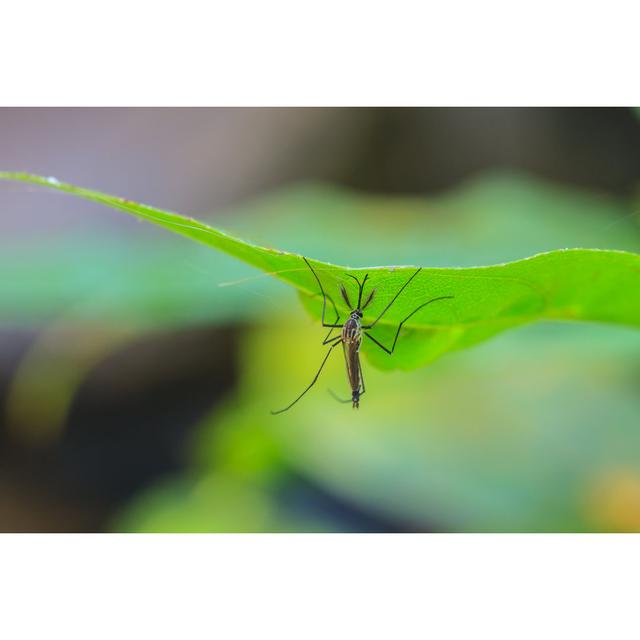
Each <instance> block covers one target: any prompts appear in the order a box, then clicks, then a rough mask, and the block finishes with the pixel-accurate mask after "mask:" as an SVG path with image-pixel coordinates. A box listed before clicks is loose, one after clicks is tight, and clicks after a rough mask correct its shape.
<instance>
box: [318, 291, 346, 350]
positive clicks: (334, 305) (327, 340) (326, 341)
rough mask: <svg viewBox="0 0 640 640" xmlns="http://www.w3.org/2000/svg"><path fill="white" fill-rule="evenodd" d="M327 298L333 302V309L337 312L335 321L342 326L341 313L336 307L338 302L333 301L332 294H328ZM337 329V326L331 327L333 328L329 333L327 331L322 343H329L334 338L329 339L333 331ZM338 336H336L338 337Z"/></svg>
mask: <svg viewBox="0 0 640 640" xmlns="http://www.w3.org/2000/svg"><path fill="white" fill-rule="evenodd" d="M327 298H329V302H331V304H332V305H333V310H334V311H335V312H336V319H335V320H334V322H335V323H336V324H337V325H338V326H339V327H341V326H342V325H341V324H340V314H339V313H338V308H337V307H336V303H335V302H334V301H333V299H332V298H331V296H327ZM334 329H335V327H331V329H329V333H327V337H326V338H325V339H324V340H323V341H322V344H328V343H329V342H331V340H333V339H334V338H331V340H329V336H330V335H331V332H332V331H333V330H334ZM337 337H338V336H336V338H337Z"/></svg>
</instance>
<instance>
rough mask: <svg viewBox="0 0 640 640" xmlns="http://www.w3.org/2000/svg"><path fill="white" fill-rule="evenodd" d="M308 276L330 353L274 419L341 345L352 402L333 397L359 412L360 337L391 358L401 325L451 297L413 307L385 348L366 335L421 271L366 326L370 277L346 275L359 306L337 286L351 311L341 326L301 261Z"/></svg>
mask: <svg viewBox="0 0 640 640" xmlns="http://www.w3.org/2000/svg"><path fill="white" fill-rule="evenodd" d="M302 259H303V260H304V261H305V262H306V264H307V266H308V267H309V269H310V270H311V273H313V276H314V278H315V279H316V282H317V283H318V287H319V288H320V293H321V295H322V326H323V327H325V328H328V329H329V333H328V334H327V337H326V338H325V339H324V340H323V341H322V344H323V345H325V346H326V345H329V349H328V351H327V353H326V355H325V356H324V359H323V360H322V363H321V364H320V368H319V369H318V371H317V373H316V375H315V376H314V378H313V380H312V381H311V383H310V384H309V385H308V386H307V388H306V389H305V390H304V391H303V392H302V393H301V394H300V395H299V396H298V397H297V398H296V399H295V400H294V401H293V402H291V403H290V404H288V405H287V406H286V407H284V409H279V410H278V411H272V412H271V413H272V414H273V415H276V414H279V413H284V412H285V411H288V410H289V409H291V407H293V406H294V405H295V404H296V403H297V402H298V401H299V400H300V399H301V398H302V397H303V396H304V395H305V394H306V393H307V392H308V391H309V390H310V389H311V387H313V385H314V384H315V383H316V382H317V381H318V378H319V377H320V373H321V372H322V369H323V368H324V365H325V364H326V362H327V360H328V359H329V356H330V355H331V354H332V353H333V350H334V349H335V348H336V347H337V346H338V345H339V344H341V345H342V350H343V353H344V361H345V365H346V368H347V378H348V379H349V385H350V387H351V400H340V399H339V398H337V397H336V396H335V395H334V397H336V400H339V401H340V402H351V403H352V406H353V408H354V409H357V408H359V406H360V398H361V397H362V396H363V395H364V393H365V390H366V389H365V385H364V378H363V376H362V366H361V363H360V345H361V344H362V337H363V335H364V336H365V337H367V338H368V339H369V340H371V341H372V342H373V343H374V344H375V345H377V346H378V347H380V349H382V350H383V351H386V352H387V353H388V354H389V355H391V354H392V353H393V352H394V351H395V348H396V344H397V342H398V336H399V335H400V331H401V329H402V325H404V323H405V322H406V321H407V320H409V318H411V316H413V315H414V314H416V313H417V312H418V311H420V309H423V308H424V307H426V306H427V305H429V304H431V303H433V302H438V301H439V300H450V299H452V298H453V296H440V297H438V298H432V299H431V300H427V302H423V303H422V304H421V305H420V306H418V307H416V308H415V309H414V310H413V311H412V312H411V313H410V314H409V315H408V316H407V317H406V318H405V319H404V320H402V321H401V322H400V324H399V325H398V329H397V331H396V335H395V336H394V338H393V343H392V345H391V347H385V346H384V345H383V344H382V343H381V342H379V341H378V340H377V339H376V338H374V337H373V336H372V335H371V334H370V333H369V331H370V330H371V329H373V328H374V327H375V326H376V324H377V323H378V322H379V321H380V319H381V318H382V317H383V316H384V314H385V313H387V311H388V310H389V309H390V308H391V305H392V304H393V303H394V302H395V301H396V300H397V298H398V296H399V295H400V294H401V293H402V292H403V291H404V290H405V288H406V287H407V286H408V285H409V283H410V282H411V281H412V280H413V279H414V278H415V277H416V276H417V275H418V274H419V273H420V271H421V270H422V267H420V268H419V269H417V270H416V271H415V273H413V275H411V277H410V278H409V279H408V280H407V281H406V282H405V283H404V284H403V285H402V286H401V287H400V289H399V290H398V291H397V293H396V294H395V296H393V298H392V299H391V301H390V302H389V303H388V304H387V306H386V307H385V308H384V309H383V310H382V311H381V312H380V313H379V314H378V316H377V317H376V318H375V320H373V322H370V323H368V324H363V322H362V317H363V313H364V310H365V309H366V308H367V307H368V306H369V304H371V301H372V300H373V298H374V296H375V294H376V289H375V288H373V289H371V291H370V292H369V295H368V296H367V297H366V299H365V302H364V304H362V299H363V296H364V288H365V284H366V283H367V280H368V278H369V274H368V273H367V274H365V276H364V278H363V279H362V282H361V281H360V280H359V279H358V278H357V277H356V276H354V275H352V274H350V273H346V274H345V275H346V276H347V277H349V278H353V279H354V280H355V281H356V283H357V285H358V304H357V305H356V306H355V307H354V306H353V305H352V304H351V301H350V300H349V294H348V293H347V290H346V288H345V286H344V284H342V283H340V295H341V296H342V298H343V300H344V301H345V303H346V304H347V307H348V308H349V309H351V310H352V311H351V312H350V313H349V317H348V318H347V320H346V321H345V322H344V323H340V314H339V313H338V309H337V307H336V305H335V303H334V301H333V299H332V298H331V297H330V296H328V295H327V294H326V293H325V290H324V287H323V286H322V282H320V278H319V277H318V274H317V273H316V271H315V269H314V268H313V267H312V266H311V264H310V263H309V261H308V260H307V259H306V258H304V257H303V258H302ZM327 298H328V299H329V301H330V302H331V305H332V306H333V309H334V311H335V313H336V318H335V320H334V321H333V322H332V323H327V322H326V321H325V314H326V311H327ZM334 329H341V332H340V334H339V335H337V336H333V337H331V334H332V332H333V330H334Z"/></svg>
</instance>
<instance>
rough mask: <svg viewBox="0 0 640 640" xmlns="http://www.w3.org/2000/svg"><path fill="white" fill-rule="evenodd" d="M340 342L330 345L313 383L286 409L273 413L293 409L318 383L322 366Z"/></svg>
mask: <svg viewBox="0 0 640 640" xmlns="http://www.w3.org/2000/svg"><path fill="white" fill-rule="evenodd" d="M339 344H341V343H340V342H334V343H333V344H332V345H331V346H330V347H329V350H328V351H327V355H326V356H325V357H324V360H323V361H322V364H321V365H320V368H319V369H318V372H317V373H316V375H315V376H314V378H313V380H312V381H311V384H310V385H309V386H308V387H307V388H306V389H305V390H304V391H303V392H302V393H301V394H300V395H299V396H298V397H297V398H296V399H295V400H294V401H293V402H292V403H291V404H289V405H287V406H286V407H285V408H284V409H279V410H278V411H272V412H271V415H274V416H275V415H277V414H278V413H284V412H285V411H288V410H289V409H291V407H293V405H294V404H295V403H296V402H298V400H300V398H302V396H304V394H305V393H307V391H309V389H311V387H313V385H314V384H315V383H316V381H317V379H318V377H319V376H320V372H321V371H322V368H323V367H324V365H325V362H326V361H327V360H328V358H329V356H330V355H331V352H332V351H333V349H334V348H335V347H337V346H338V345H339Z"/></svg>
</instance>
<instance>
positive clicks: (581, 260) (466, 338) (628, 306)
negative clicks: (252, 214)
mask: <svg viewBox="0 0 640 640" xmlns="http://www.w3.org/2000/svg"><path fill="white" fill-rule="evenodd" d="M0 178H3V179H11V180H19V181H23V182H28V183H33V184H40V185H43V186H48V187H51V188H54V189H58V190H61V191H65V192H67V193H71V194H74V195H77V196H80V197H83V198H86V199H88V200H92V201H95V202H99V203H101V204H104V205H106V206H110V207H113V208H116V209H119V210H122V211H125V212H126V213H129V214H131V215H134V216H136V217H138V218H141V219H144V220H148V221H150V222H153V223H154V224H157V225H160V226H162V227H165V228H167V229H169V230H171V231H173V232H175V233H178V234H181V235H185V236H187V237H189V238H191V239H194V240H197V241H198V242H201V243H204V244H206V245H209V246H211V247H214V248H216V249H218V250H221V251H224V252H226V253H229V254H231V255H233V256H235V257H237V258H239V259H241V260H244V261H245V262H248V263H249V264H252V265H254V266H256V267H258V268H259V269H262V270H263V271H265V272H267V273H271V274H273V275H275V276H277V277H278V278H280V279H281V280H283V281H285V282H287V283H288V284H291V285H293V286H294V287H296V288H297V289H298V290H299V291H301V292H302V293H303V294H304V295H306V296H316V297H317V289H318V287H317V285H316V283H315V280H314V278H313V276H312V274H311V273H310V272H309V270H308V269H307V267H306V265H305V264H304V262H303V261H302V259H301V257H300V256H298V255H295V254H290V253H286V252H283V251H279V250H275V249H267V248H263V247H258V246H255V245H251V244H249V243H247V242H244V241H242V240H238V239H236V238H233V237H231V236H229V235H227V234H226V233H224V232H222V231H219V230H216V229H213V228H211V227H209V226H207V225H205V224H203V223H201V222H198V221H196V220H194V219H191V218H184V217H182V216H179V215H176V214H173V213H169V212H166V211H162V210H159V209H154V208H152V207H149V206H146V205H141V204H138V203H134V202H131V201H129V200H125V199H123V198H117V197H113V196H108V195H105V194H102V193H98V192H95V191H90V190H87V189H83V188H80V187H75V186H73V185H68V184H64V183H61V182H59V181H57V180H55V179H52V178H42V177H39V176H33V175H29V174H17V173H0ZM312 264H314V266H315V268H316V269H317V271H318V274H319V275H320V277H321V278H322V280H323V281H324V286H325V288H326V290H327V291H328V292H331V293H332V294H333V295H334V296H335V292H336V290H337V287H338V284H339V283H341V282H343V281H348V280H349V278H345V275H344V274H345V272H346V271H348V272H349V273H350V274H351V275H355V276H357V277H360V278H363V277H364V275H365V274H366V273H369V276H370V284H371V286H373V287H375V288H376V289H377V294H376V297H375V299H374V302H373V303H372V305H371V307H370V309H369V310H368V314H367V316H365V323H366V322H367V321H369V322H370V321H371V320H372V319H373V318H376V317H377V316H378V314H379V313H380V312H381V311H382V310H383V309H384V308H385V306H386V305H387V304H388V303H389V302H391V301H392V300H393V298H394V296H395V295H396V293H397V292H398V291H399V290H400V288H401V287H402V286H403V285H404V284H405V283H406V282H407V280H408V278H409V277H410V276H411V274H413V273H415V271H416V270H415V268H411V267H370V268H366V269H347V268H346V267H337V266H334V265H331V264H328V263H321V262H318V261H313V262H312ZM639 275H640V255H638V254H635V253H630V252H622V251H605V250H587V249H573V250H566V251H561V250H558V251H553V252H550V253H547V254H541V255H538V256H534V257H532V258H529V259H525V260H520V261H516V262H512V263H508V264H502V265H496V266H492V267H476V268H459V269H443V268H426V269H423V270H422V271H421V272H420V273H419V274H418V275H417V276H416V277H415V279H414V280H413V281H412V282H411V284H410V286H409V287H407V290H406V291H405V292H403V295H401V296H400V297H399V298H398V299H397V301H396V302H395V303H394V304H393V305H392V307H391V308H390V309H389V310H388V312H387V313H386V314H385V316H384V317H383V319H382V320H381V321H380V323H379V324H378V325H377V326H376V329H375V332H376V337H377V338H378V339H379V340H381V341H382V342H385V343H386V344H387V345H390V342H391V338H392V336H393V334H394V326H396V325H397V324H398V323H399V322H400V321H401V320H402V319H403V318H405V317H406V316H407V315H408V314H409V313H411V311H413V310H414V309H415V308H416V306H417V305H420V304H423V303H424V302H426V301H428V300H430V299H433V298H438V297H442V296H453V297H454V299H453V300H444V301H440V302H437V303H435V304H433V305H429V306H427V307H425V308H424V309H423V310H422V311H420V312H419V313H417V314H415V315H414V316H412V317H411V319H410V321H409V322H408V323H407V325H406V332H405V335H404V336H403V339H402V340H401V342H400V343H399V345H400V346H399V348H398V349H397V352H396V354H394V357H393V358H388V357H386V354H384V353H379V352H377V351H375V349H374V348H373V347H372V344H371V343H368V342H366V341H365V344H366V347H365V350H367V351H368V352H369V353H370V354H372V361H373V362H374V363H375V364H376V365H378V366H380V367H384V368H392V367H393V368H395V367H399V368H406V369H409V368H414V367H417V366H420V365H422V364H424V363H426V362H429V361H431V360H434V359H435V358H437V357H438V356H440V355H442V354H444V353H446V352H448V351H451V350H454V349H459V348H463V347H467V346H470V345H473V344H476V343H478V342H481V341H483V340H485V339H487V338H488V337H490V336H492V335H495V334H496V333H499V332H501V331H503V330H505V329H507V328H509V327H513V326H517V325H520V324H525V323H527V322H531V321H534V320H541V319H566V320H597V321H602V322H611V323H619V324H627V325H630V326H640V287H639V286H638V280H639ZM350 289H351V295H352V297H353V296H354V291H353V285H350ZM336 303H337V304H338V307H339V308H340V310H341V312H342V317H343V318H344V314H345V312H346V311H347V309H346V307H345V305H344V303H342V301H341V300H340V299H339V298H337V299H336ZM310 306H311V308H312V310H313V311H314V312H315V313H316V315H318V314H319V305H318V304H312V305H310ZM329 320H330V321H331V320H332V318H331V317H330V318H329ZM383 356H384V357H383Z"/></svg>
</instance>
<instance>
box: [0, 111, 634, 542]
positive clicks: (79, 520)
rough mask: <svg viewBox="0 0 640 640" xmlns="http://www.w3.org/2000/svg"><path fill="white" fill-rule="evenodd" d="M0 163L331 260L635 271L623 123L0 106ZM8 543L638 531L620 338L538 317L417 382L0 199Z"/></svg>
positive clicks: (51, 197)
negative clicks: (602, 264) (144, 536)
mask: <svg viewBox="0 0 640 640" xmlns="http://www.w3.org/2000/svg"><path fill="white" fill-rule="evenodd" d="M0 140H2V145H1V146H0V168H2V169H6V170H25V171H31V172H34V173H40V174H43V175H53V176H56V177H58V178H60V179H63V180H66V181H69V182H72V183H75V184H79V185H82V186H86V187H90V188H96V189H100V190H103V191H105V192H108V193H112V194H114V195H121V196H124V197H127V198H131V199H134V200H139V201H141V202H146V203H149V204H153V205H155V206H158V207H161V208H165V209H173V210H176V211H178V212H180V213H183V214H188V215H194V216H196V217H198V218H200V219H202V220H204V221H207V222H209V223H210V224H212V225H213V226H216V227H220V228H223V229H226V230H228V231H230V232H232V233H233V234H234V235H237V236H239V237H242V238H244V239H247V240H250V241H253V242H256V243H258V244H261V245H264V246H273V247H277V248H282V249H286V250H290V251H295V252H299V253H302V254H304V255H308V256H311V257H314V258H318V259H321V260H328V261H330V262H335V263H338V264H348V265H351V266H367V265H381V264H382V265H384V264H420V265H423V266H475V265H488V264H495V263H498V262H503V261H507V260H514V259H517V258H522V257H526V256H529V255H532V254H534V253H537V252H541V251H546V250H550V249H557V248H564V247H593V248H611V249H625V250H629V251H636V252H639V251H640V216H639V215H638V212H639V211H640V205H639V202H638V197H637V196H638V187H639V186H640V179H639V177H640V122H639V121H638V116H637V113H635V112H634V111H633V110H631V109H466V108H465V109H0ZM0 212H1V215H0V274H1V276H2V277H1V278H0V394H1V395H0V402H1V405H0V409H1V411H2V413H1V415H0V529H1V530H3V531H179V532H190V531H231V532H245V531H247V532H255V531H390V532H397V531H638V530H640V334H638V332H637V331H634V330H632V329H626V328H621V327H610V326H604V325H595V324H594V325H589V324H570V323H544V324H538V325H532V326H528V327H525V328H521V329H517V330H513V331H511V332H508V333H506V334H503V335H501V336H499V337H497V338H495V339H493V340H491V341H489V342H487V343H485V344H482V345H481V346H479V347H476V348H474V349H470V350H467V351H462V352H459V353H455V354H452V355H448V356H446V357H445V358H443V359H442V360H439V361H438V362H436V363H434V364H433V365H431V366H429V367H427V368H424V369H421V370H418V371H414V372H408V373H405V372H392V373H389V372H380V371H377V370H376V369H375V368H373V367H372V366H371V365H370V363H368V362H367V360H366V358H365V360H364V362H363V367H364V375H365V379H366V381H367V394H366V395H365V396H364V398H363V400H362V404H361V409H360V410H359V411H353V410H352V409H351V408H350V406H349V405H341V404H338V403H336V402H335V401H334V400H333V399H332V398H331V396H330V395H329V394H328V393H327V389H328V388H332V389H335V390H336V391H337V392H339V394H340V395H343V396H346V395H348V393H347V392H346V391H345V389H346V388H347V385H346V379H345V373H344V362H343V360H342V357H341V356H340V357H334V358H333V359H332V361H330V363H329V365H328V367H327V369H326V370H325V372H323V377H322V378H321V380H320V382H319V384H318V385H317V386H316V387H315V388H314V390H313V391H312V392H311V393H309V394H308V395H307V396H306V397H305V398H304V400H303V401H301V402H300V403H299V404H298V405H297V406H296V407H295V408H294V409H293V410H292V411H290V412H288V413H286V414H283V415H281V416H278V417H273V416H271V415H270V414H269V410H270V409H272V408H279V407H281V406H283V405H284V404H286V403H288V402H289V401H290V400H292V399H293V398H294V397H295V396H296V395H297V394H298V393H299V392H300V391H301V390H302V389H303V388H304V387H305V386H306V385H307V384H308V382H309V381H310V379H311V377H312V376H313V374H314V373H315V371H316V369H317V367H318V365H319V363H320V360H321V359H322V356H323V353H324V348H323V347H322V346H321V345H320V343H321V341H322V338H323V337H324V333H323V332H322V330H321V327H319V326H318V323H316V322H314V321H313V320H312V319H311V318H310V317H309V316H308V315H307V314H305V312H304V311H303V309H302V305H301V304H300V302H299V300H298V299H297V297H296V295H295V294H294V293H293V291H292V290H291V289H289V288H287V287H286V286H284V285H283V284H281V283H279V282H277V281H275V280H274V279H272V278H269V277H268V276H265V275H264V274H261V273H258V272H257V271H256V270H255V269H252V268H250V267H248V266H246V265H244V264H242V263H240V262H238V261H236V260H234V259H232V258H229V257H227V256H224V255H222V254H218V253H216V252H214V251H212V250H210V249H208V248H207V247H202V246H199V245H196V244H194V243H192V242H190V241H188V240H186V239H184V238H179V237H173V236H172V235H171V234H169V233H167V232H163V231H162V230H159V229H156V228H154V227H152V226H151V225H144V224H140V223H137V222H135V221H133V220H132V219H131V218H129V217H127V216H123V215H122V214H120V213H117V212H113V211H109V210H107V209H104V208H100V207H99V206H98V205H94V204H91V203H88V202H84V201H80V200H76V199H73V198H70V197H65V196H62V195H60V194H56V193H52V192H47V191H44V190H38V189H35V188H31V187H27V186H25V185H18V184H8V183H6V184H0Z"/></svg>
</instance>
